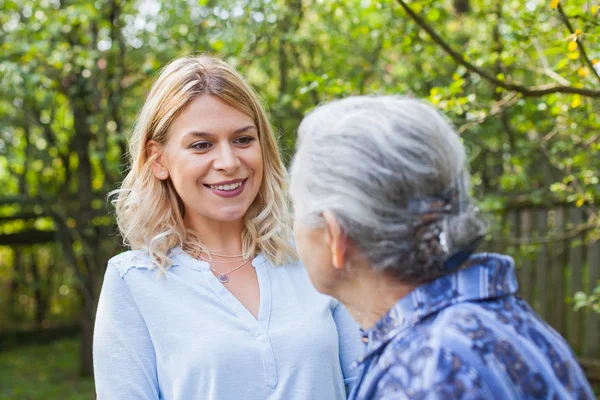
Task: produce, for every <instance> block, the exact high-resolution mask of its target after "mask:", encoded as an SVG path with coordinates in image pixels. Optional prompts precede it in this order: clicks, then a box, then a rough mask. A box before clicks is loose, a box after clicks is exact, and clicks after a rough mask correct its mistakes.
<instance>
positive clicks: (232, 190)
mask: <svg viewBox="0 0 600 400" xmlns="http://www.w3.org/2000/svg"><path fill="white" fill-rule="evenodd" d="M247 181H248V178H246V179H236V180H233V181H228V182H220V183H216V184H214V185H211V184H205V185H204V186H205V187H206V188H208V189H210V191H211V192H213V193H214V194H216V195H217V196H220V197H236V196H239V195H240V194H241V193H242V192H243V191H244V189H245V188H246V182H247Z"/></svg>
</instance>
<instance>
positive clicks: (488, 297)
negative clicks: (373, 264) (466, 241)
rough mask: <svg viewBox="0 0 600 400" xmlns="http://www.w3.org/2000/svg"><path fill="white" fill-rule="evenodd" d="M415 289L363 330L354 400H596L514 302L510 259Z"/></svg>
mask: <svg viewBox="0 0 600 400" xmlns="http://www.w3.org/2000/svg"><path fill="white" fill-rule="evenodd" d="M470 265H471V266H470V267H468V268H465V269H461V270H459V271H456V272H454V273H452V274H449V275H446V276H443V277H441V278H439V279H436V280H434V281H432V282H429V283H427V284H424V285H421V286H419V287H418V288H417V289H415V290H414V291H413V292H411V293H410V294H409V295H408V296H406V297H404V298H402V299H400V301H398V303H396V304H395V305H394V307H392V308H391V309H390V311H389V312H388V313H387V314H386V315H385V316H384V317H383V318H382V319H381V320H380V321H379V322H378V323H377V324H376V325H375V326H374V327H373V328H371V329H370V330H369V331H367V332H364V338H363V340H364V341H365V342H366V343H367V345H366V353H365V355H364V356H363V358H362V359H361V360H359V362H357V363H356V366H357V367H359V368H360V371H359V375H358V378H357V381H356V383H355V384H354V386H353V388H352V390H351V393H350V397H349V399H351V400H367V399H368V400H380V399H381V400H393V399H394V400H395V399H502V400H505V399H593V398H594V395H593V393H592V390H591V388H590V385H589V383H588V381H587V380H586V378H585V376H584V374H583V372H582V370H581V368H580V367H579V365H578V363H577V360H576V359H575V357H574V356H573V353H572V351H571V349H570V348H569V345H568V344H567V343H566V342H565V341H564V339H563V338H562V337H561V336H560V335H559V334H558V333H556V332H555V331H554V330H553V329H552V328H551V327H550V326H549V325H548V324H546V323H545V322H544V321H543V320H542V319H541V318H540V317H539V316H538V315H537V314H536V313H535V312H534V311H533V310H532V309H531V308H530V307H529V305H528V304H527V303H526V302H525V301H524V300H522V299H521V298H520V297H518V296H516V293H517V289H518V285H517V281H516V278H515V274H514V262H513V259H512V258H510V257H508V256H504V255H499V254H476V255H473V256H472V257H471V259H470Z"/></svg>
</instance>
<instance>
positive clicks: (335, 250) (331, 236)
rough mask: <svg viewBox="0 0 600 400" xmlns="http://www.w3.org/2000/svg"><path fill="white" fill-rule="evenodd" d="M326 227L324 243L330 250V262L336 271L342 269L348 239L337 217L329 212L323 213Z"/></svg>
mask: <svg viewBox="0 0 600 400" xmlns="http://www.w3.org/2000/svg"><path fill="white" fill-rule="evenodd" d="M323 218H324V219H325V224H326V225H327V226H326V238H325V240H326V242H327V244H328V245H329V248H330V250H331V262H332V264H333V267H334V268H336V269H342V268H344V265H345V264H346V259H347V256H348V238H347V237H346V234H345V233H344V231H343V229H342V227H341V225H340V223H339V221H338V218H337V216H336V215H335V214H334V213H333V212H331V211H325V212H324V213H323Z"/></svg>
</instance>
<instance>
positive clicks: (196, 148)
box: [147, 95, 263, 317]
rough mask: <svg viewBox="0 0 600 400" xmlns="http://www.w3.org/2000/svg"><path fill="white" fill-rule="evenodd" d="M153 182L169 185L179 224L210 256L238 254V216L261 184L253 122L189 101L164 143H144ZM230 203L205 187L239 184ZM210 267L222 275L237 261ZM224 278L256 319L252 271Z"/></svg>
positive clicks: (216, 102) (215, 105) (224, 108)
mask: <svg viewBox="0 0 600 400" xmlns="http://www.w3.org/2000/svg"><path fill="white" fill-rule="evenodd" d="M147 151H148V153H149V154H150V155H154V154H156V155H158V157H157V158H156V159H155V161H154V162H153V164H152V169H153V172H154V176H155V177H156V178H157V179H160V180H166V179H170V180H171V182H172V183H173V186H174V187H175V190H176V191H177V194H178V195H179V197H180V199H181V200H182V202H183V204H184V208H185V216H184V223H185V225H186V227H187V228H189V229H192V230H194V231H195V232H196V233H197V234H198V236H199V237H200V240H202V242H203V243H204V244H205V245H206V246H207V247H208V248H209V249H210V251H211V252H214V253H220V254H228V255H235V254H241V253H242V244H241V237H242V232H243V230H244V216H245V215H246V212H247V211H248V209H249V207H250V205H251V204H252V202H253V201H254V199H255V198H256V195H257V194H258V191H259V189H260V185H261V182H262V179H263V160H262V153H261V147H260V141H259V137H258V131H257V128H256V125H255V123H254V120H253V119H252V118H251V117H250V116H248V115H246V114H244V113H243V112H241V111H239V110H237V109H235V108H233V107H231V106H229V105H227V104H226V103H224V102H223V101H221V100H220V99H218V98H217V97H214V96H211V95H203V96H200V97H198V98H196V99H194V100H192V101H191V102H190V103H189V104H188V105H187V106H186V107H185V108H184V109H183V111H182V113H181V114H180V115H179V116H178V117H177V118H176V119H175V120H174V121H173V123H172V124H171V126H170V127H169V130H168V133H167V141H166V143H165V144H164V145H161V144H159V143H157V142H155V141H153V140H150V141H149V142H148V146H147ZM242 180H243V190H242V191H241V193H240V194H239V195H237V196H235V197H222V196H219V195H218V194H217V193H216V192H215V190H214V189H212V188H210V187H209V185H216V184H222V183H224V182H231V181H242ZM213 259H214V260H215V261H216V263H211V267H212V268H213V269H215V270H217V271H219V272H228V271H230V270H232V269H233V268H235V267H237V266H238V265H240V261H239V260H237V261H233V262H232V261H231V260H230V259H227V258H220V257H216V256H215V257H213ZM249 265H250V260H248V262H247V263H246V265H245V266H244V267H242V268H241V269H239V270H237V271H235V273H232V274H231V275H229V278H230V281H229V282H228V283H226V287H227V289H229V291H230V292H231V293H232V294H233V295H234V296H236V297H237V298H238V300H239V301H240V302H241V303H242V304H243V305H244V306H246V308H247V309H248V310H249V311H250V312H251V313H252V314H253V315H254V316H255V317H257V314H258V306H259V303H260V294H259V288H258V279H257V277H256V271H255V270H254V268H248V266H249Z"/></svg>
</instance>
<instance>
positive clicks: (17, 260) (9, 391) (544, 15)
mask: <svg viewBox="0 0 600 400" xmlns="http://www.w3.org/2000/svg"><path fill="white" fill-rule="evenodd" d="M0 6H1V12H0V48H1V51H0V94H1V95H0V399H54V398H61V399H91V398H93V397H94V395H93V391H94V384H93V379H92V378H91V374H92V369H91V337H92V336H91V335H92V329H93V321H94V314H95V310H96V302H97V298H98V294H99V290H100V288H101V285H102V278H103V273H104V270H105V267H106V261H107V260H108V259H109V258H110V257H112V256H113V255H114V254H116V253H117V252H119V251H121V250H122V248H121V247H120V245H119V237H118V236H117V234H116V228H115V223H114V222H115V221H114V218H113V216H112V214H111V208H110V205H109V204H108V203H107V200H106V195H107V193H108V192H109V191H110V190H112V189H114V188H116V187H117V185H118V183H119V182H120V180H121V179H122V177H123V173H124V171H125V170H126V168H127V158H126V156H125V151H126V145H127V137H128V134H129V132H130V131H131V127H132V124H133V122H134V120H135V117H136V114H137V112H138V111H139V110H140V107H141V105H142V104H143V102H144V100H145V97H146V95H147V93H148V90H149V88H150V86H151V84H152V82H153V79H154V77H155V75H156V72H157V71H158V70H159V69H160V68H161V67H162V66H164V65H165V64H166V63H167V62H168V61H169V60H171V59H173V58H174V57H177V56H180V55H183V54H190V53H197V52H208V53H210V54H213V55H217V56H220V57H222V58H223V59H225V60H226V61H227V62H229V63H230V64H232V65H233V66H234V67H236V68H237V69H239V70H240V72H241V73H242V74H243V75H245V76H246V77H247V78H248V80H249V81H250V83H251V84H252V85H253V86H254V88H255V89H256V90H257V91H258V93H259V94H260V96H261V98H262V100H263V102H264V105H265V107H266V108H267V110H268V112H269V115H270V118H271V121H272V123H273V125H274V127H275V130H276V132H277V133H278V134H279V136H280V140H279V143H280V146H281V149H282V151H283V153H284V156H285V160H286V162H287V161H289V159H290V157H291V155H292V154H293V149H294V141H295V137H296V136H295V135H296V127H297V126H298V123H299V121H300V120H301V118H302V116H303V115H304V114H305V113H306V112H307V111H309V110H310V109H311V108H313V107H314V106H315V105H317V104H318V103H320V102H323V101H327V100H331V99H334V98H339V97H342V96H346V95H351V94H364V93H388V94H389V93H397V94H405V95H412V96H417V97H423V98H426V99H428V100H429V101H431V102H432V103H433V104H435V105H436V106H437V107H439V108H440V109H441V110H443V111H444V112H445V113H447V115H448V116H449V117H450V118H451V119H452V121H453V122H454V124H455V125H456V127H457V129H458V131H459V132H460V134H461V136H462V138H463V140H464V143H465V145H466V146H467V147H468V149H469V154H470V161H471V169H472V173H473V191H474V194H475V196H476V197H477V198H478V199H479V200H480V208H481V209H482V210H484V211H485V212H486V213H487V214H488V215H489V216H490V218H491V219H493V220H494V229H493V230H492V232H491V233H490V234H489V235H488V237H487V238H486V242H485V244H484V246H483V247H484V248H485V249H487V250H491V251H501V252H506V253H508V254H510V255H512V256H514V257H515V258H516V260H517V268H518V274H519V279H520V283H521V294H522V296H523V297H524V298H525V299H526V300H528V301H529V302H530V304H531V305H532V306H533V307H534V308H535V309H536V310H537V311H538V313H540V315H541V316H542V317H543V318H544V319H546V320H547V321H548V322H549V323H550V324H551V325H552V326H553V327H554V328H555V329H557V330H558V331H559V332H560V333H561V334H562V335H563V336H565V337H566V338H567V340H568V341H569V343H570V344H571V346H573V349H574V350H575V352H576V353H577V355H578V357H579V359H580V361H581V363H582V365H583V366H584V367H585V369H586V372H587V373H588V376H589V377H590V379H592V380H595V381H598V380H600V338H599V332H600V318H599V316H600V303H599V301H600V300H599V298H600V286H599V283H598V282H599V279H600V241H599V237H600V219H599V217H598V201H599V200H600V184H599V171H600V140H599V135H600V129H599V128H600V64H599V63H598V59H599V58H600V45H599V43H600V8H599V6H600V1H599V0H568V1H566V0H563V1H557V0H552V1H549V0H529V1H523V0H506V1H498V0H496V1H492V0H443V1H442V0H422V1H417V0H412V1H408V0H406V1H402V0H387V1H375V0H344V1H341V0H330V1H329V0H262V1H259V0H221V1H216V0H200V1H198V0H189V1H182V0H170V1H160V0H141V1H129V0H96V1H83V0H39V1H37V0H36V1H32V0H18V1H15V0H0Z"/></svg>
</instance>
